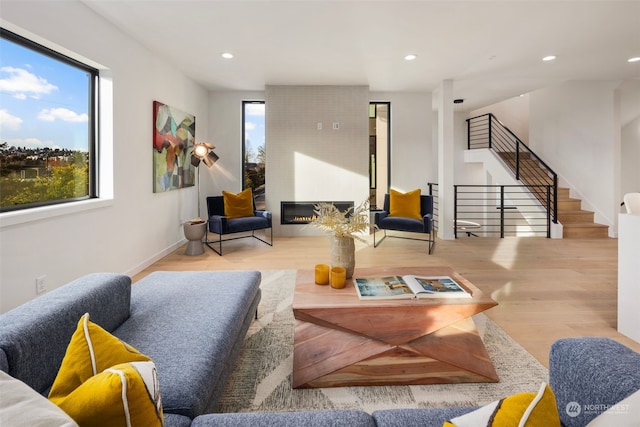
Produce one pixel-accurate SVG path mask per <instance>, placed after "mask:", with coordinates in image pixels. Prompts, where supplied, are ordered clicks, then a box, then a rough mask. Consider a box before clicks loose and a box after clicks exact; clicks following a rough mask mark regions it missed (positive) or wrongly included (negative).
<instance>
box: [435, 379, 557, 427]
mask: <svg viewBox="0 0 640 427" xmlns="http://www.w3.org/2000/svg"><path fill="white" fill-rule="evenodd" d="M524 425H531V426H545V427H560V418H559V417H558V408H556V401H555V396H554V395H553V391H551V389H550V388H549V386H548V385H547V384H542V386H541V387H540V389H539V390H538V393H518V394H514V395H512V396H508V397H505V398H504V399H501V400H498V401H495V402H492V403H490V404H488V405H485V406H483V407H482V408H479V409H476V410H475V411H473V412H470V413H468V414H465V415H461V416H458V417H455V418H452V419H451V420H450V421H446V422H445V423H444V424H443V427H474V426H488V427H489V426H496V427H500V426H524Z"/></svg>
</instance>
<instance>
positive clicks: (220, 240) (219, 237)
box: [204, 229, 222, 256]
mask: <svg viewBox="0 0 640 427" xmlns="http://www.w3.org/2000/svg"><path fill="white" fill-rule="evenodd" d="M218 239H219V240H218V241H217V242H210V241H209V229H207V237H206V241H205V242H204V244H205V245H207V246H209V249H211V250H212V251H213V252H215V253H217V254H218V255H220V256H222V234H218ZM211 243H218V247H219V248H220V249H219V250H216V248H214V247H213V246H211Z"/></svg>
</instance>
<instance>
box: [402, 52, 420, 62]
mask: <svg viewBox="0 0 640 427" xmlns="http://www.w3.org/2000/svg"><path fill="white" fill-rule="evenodd" d="M416 58H417V56H416V55H414V54H413V53H410V54H409V55H407V56H405V57H404V59H406V60H407V61H413V60H414V59H416Z"/></svg>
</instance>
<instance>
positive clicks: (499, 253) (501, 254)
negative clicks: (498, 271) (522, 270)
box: [491, 237, 520, 270]
mask: <svg viewBox="0 0 640 427" xmlns="http://www.w3.org/2000/svg"><path fill="white" fill-rule="evenodd" d="M519 243H520V239H519V238H517V237H515V238H505V239H500V243H499V244H498V247H497V248H496V250H495V252H494V253H493V257H492V258H491V261H493V262H494V263H495V264H496V265H499V266H501V267H502V268H504V269H506V270H511V269H512V268H513V265H514V264H515V262H516V259H517V257H518V244H519Z"/></svg>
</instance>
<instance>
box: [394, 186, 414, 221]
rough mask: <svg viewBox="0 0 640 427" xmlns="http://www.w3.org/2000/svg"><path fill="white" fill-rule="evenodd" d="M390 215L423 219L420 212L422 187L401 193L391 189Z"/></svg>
mask: <svg viewBox="0 0 640 427" xmlns="http://www.w3.org/2000/svg"><path fill="white" fill-rule="evenodd" d="M389 216H395V217H402V218H413V219H418V220H422V215H421V213H420V189H419V188H418V189H416V190H413V191H409V192H407V193H401V192H399V191H396V190H390V191H389Z"/></svg>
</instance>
